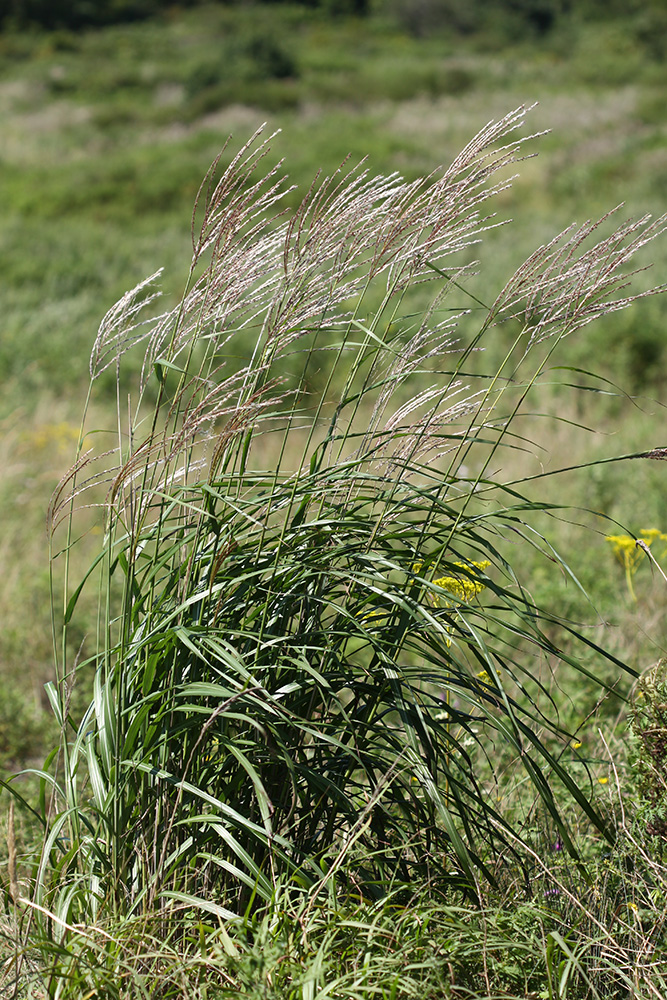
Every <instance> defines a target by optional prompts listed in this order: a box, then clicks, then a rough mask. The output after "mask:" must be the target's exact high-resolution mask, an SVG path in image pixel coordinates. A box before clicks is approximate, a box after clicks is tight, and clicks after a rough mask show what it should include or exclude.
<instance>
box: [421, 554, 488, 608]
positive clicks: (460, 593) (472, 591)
mask: <svg viewBox="0 0 667 1000" xmlns="http://www.w3.org/2000/svg"><path fill="white" fill-rule="evenodd" d="M454 565H455V566H458V567H459V568H460V569H461V570H463V571H465V570H468V571H469V572H470V573H471V575H470V576H463V577H457V576H440V577H438V579H437V580H434V581H433V583H434V584H435V585H436V587H441V588H442V589H443V590H446V591H448V593H450V594H452V595H453V596H454V597H455V598H456V599H457V601H461V602H463V603H464V604H468V603H469V602H470V601H472V599H473V597H477V595H478V594H481V592H482V591H483V590H484V589H485V588H486V584H485V583H483V582H482V580H478V579H475V575H474V573H473V570H485V569H486V568H487V566H490V565H491V563H490V562H489V561H488V559H484V560H483V561H482V562H469V563H464V562H457V563H454ZM432 600H433V603H434V604H435V605H436V607H446V608H448V607H451V601H448V600H446V599H444V600H443V598H442V597H441V596H440V595H439V594H433V595H432Z"/></svg>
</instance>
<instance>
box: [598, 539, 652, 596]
mask: <svg viewBox="0 0 667 1000" xmlns="http://www.w3.org/2000/svg"><path fill="white" fill-rule="evenodd" d="M639 535H640V538H639V540H640V541H642V542H643V543H644V544H645V545H647V546H651V545H653V543H654V542H657V541H660V542H663V543H665V544H664V547H663V549H662V551H661V553H660V555H659V556H658V558H659V559H661V560H662V559H664V557H665V556H666V555H667V534H664V533H663V532H662V531H660V530H659V528H642V529H641V531H640V532H639ZM605 541H607V542H609V544H610V545H611V547H612V552H613V553H614V555H615V557H616V558H617V559H618V561H619V562H620V564H621V566H622V567H623V569H624V570H625V579H626V582H627V585H628V590H629V592H630V595H631V597H632V598H633V600H636V597H635V592H634V588H633V586H632V577H633V576H634V574H635V573H636V572H637V567H638V566H639V563H640V562H641V561H642V559H643V558H644V551H643V549H642V548H641V546H640V545H638V544H637V540H636V539H634V538H632V537H631V536H630V535H607V536H606V538H605Z"/></svg>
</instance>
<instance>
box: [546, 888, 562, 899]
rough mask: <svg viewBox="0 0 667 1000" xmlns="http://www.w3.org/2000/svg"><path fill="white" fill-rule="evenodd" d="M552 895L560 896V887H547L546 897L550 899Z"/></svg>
mask: <svg viewBox="0 0 667 1000" xmlns="http://www.w3.org/2000/svg"><path fill="white" fill-rule="evenodd" d="M552 896H560V889H547V890H546V892H545V893H544V898H545V899H549V898H550V897H552Z"/></svg>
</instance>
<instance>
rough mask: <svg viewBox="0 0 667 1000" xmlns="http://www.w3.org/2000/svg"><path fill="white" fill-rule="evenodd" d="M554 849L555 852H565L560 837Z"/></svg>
mask: <svg viewBox="0 0 667 1000" xmlns="http://www.w3.org/2000/svg"><path fill="white" fill-rule="evenodd" d="M553 849H554V851H562V850H563V841H562V840H561V839H560V837H559V838H558V839H557V841H556V843H555V844H554V847H553Z"/></svg>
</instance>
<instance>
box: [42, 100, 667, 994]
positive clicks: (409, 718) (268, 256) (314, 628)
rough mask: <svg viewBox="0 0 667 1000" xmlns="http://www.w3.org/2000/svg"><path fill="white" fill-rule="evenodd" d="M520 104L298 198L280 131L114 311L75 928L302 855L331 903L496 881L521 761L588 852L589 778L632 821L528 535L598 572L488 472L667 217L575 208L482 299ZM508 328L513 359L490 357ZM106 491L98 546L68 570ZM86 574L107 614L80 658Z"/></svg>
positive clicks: (64, 721)
mask: <svg viewBox="0 0 667 1000" xmlns="http://www.w3.org/2000/svg"><path fill="white" fill-rule="evenodd" d="M524 118H525V109H523V108H520V109H518V110H517V111H514V112H512V113H511V114H509V115H507V116H506V117H505V118H503V119H502V120H500V121H498V122H491V123H490V124H489V125H487V126H486V127H485V128H484V129H483V130H482V131H481V132H480V133H479V134H478V135H477V136H476V137H475V138H474V139H473V140H472V141H471V142H470V143H469V144H468V146H466V148H465V149H464V150H463V152H462V153H461V154H460V155H459V156H458V157H457V158H456V160H455V161H454V162H453V163H452V165H451V166H450V167H448V168H447V169H446V170H444V171H442V172H439V173H434V174H433V175H431V176H430V177H427V178H425V179H421V180H417V181H414V182H410V183H408V182H405V181H404V180H402V179H401V178H400V177H399V176H398V175H396V174H392V175H390V176H388V177H373V176H372V175H371V174H370V173H369V171H368V170H367V168H366V167H365V166H364V165H363V164H361V165H359V166H358V167H354V166H349V165H348V164H344V165H343V166H341V167H340V168H339V169H338V170H337V171H335V172H334V173H333V174H331V176H328V177H323V176H322V177H318V178H316V179H315V181H314V182H313V184H312V186H311V188H310V189H309V190H308V191H307V192H306V194H305V195H304V196H303V198H302V200H301V201H300V202H299V203H298V205H297V207H296V208H295V209H294V210H291V211H287V210H285V209H283V207H282V200H283V198H284V195H285V194H286V192H287V191H288V190H290V189H289V188H288V187H287V186H286V184H285V181H284V179H283V178H282V176H281V174H280V168H279V167H274V168H267V169H265V170H264V173H262V169H263V166H264V163H265V162H266V160H265V158H266V156H267V153H268V150H269V145H268V144H269V142H270V141H272V140H273V137H271V140H268V139H264V138H263V136H262V134H261V132H258V133H257V134H255V135H254V136H253V137H252V139H251V140H250V142H249V143H247V144H246V145H245V146H244V147H243V148H242V149H241V151H240V152H239V153H238V154H237V155H235V156H234V157H233V158H232V159H231V162H230V164H229V166H227V167H226V168H225V169H224V170H221V167H220V164H221V162H222V161H221V160H220V161H216V163H214V165H213V167H212V168H211V171H210V173H209V175H208V177H207V178H206V181H205V182H204V184H203V186H202V189H201V191H200V195H199V198H198V201H197V206H196V210H195V215H194V220H195V221H194V223H193V254H192V264H191V268H190V272H189V275H188V279H187V283H186V287H185V291H184V294H183V297H182V299H181V301H180V303H179V304H178V305H177V306H176V308H174V309H173V310H170V311H168V312H166V313H164V314H162V315H157V316H156V315H155V312H156V309H155V296H156V286H155V282H156V280H157V275H153V276H152V277H151V278H149V279H147V280H146V281H144V282H142V283H141V284H139V285H138V286H137V287H136V288H135V289H134V290H133V291H131V292H128V293H127V295H125V296H124V297H123V299H121V301H120V302H119V303H118V304H117V305H116V306H115V307H114V308H113V309H112V310H111V311H110V312H109V313H108V315H107V316H106V317H105V319H104V320H103V322H102V324H101V326H100V330H99V334H98V336H97V339H96V341H95V344H94V347H93V352H92V356H91V367H90V372H91V390H90V398H93V397H94V393H95V389H96V384H97V379H98V377H99V375H100V374H101V373H102V372H103V371H104V370H105V369H107V368H109V367H111V366H113V367H114V368H115V371H116V376H117V400H118V412H117V420H116V426H115V428H114V430H113V435H115V439H113V438H112V437H111V436H109V437H105V438H102V437H101V436H100V435H97V436H92V437H91V436H87V437H86V435H88V432H89V430H90V428H89V427H88V425H87V422H86V420H85V418H84V422H83V424H82V431H81V441H83V440H84V437H86V448H88V444H89V442H90V441H91V440H92V441H100V442H101V443H100V445H99V447H98V448H97V450H84V449H83V447H80V449H79V454H78V455H77V458H76V462H75V464H74V465H73V467H72V469H71V472H70V473H69V475H68V476H67V477H66V478H65V479H64V480H63V482H62V483H61V484H60V486H59V488H58V490H57V491H56V493H55V495H54V498H53V502H52V505H51V510H50V530H51V533H52V538H53V545H54V549H53V559H54V566H56V567H58V566H59V565H60V564H62V565H63V568H64V573H65V577H66V582H65V590H64V599H63V603H62V613H61V615H60V617H58V616H56V618H57V620H58V621H59V622H60V625H61V626H62V627H61V633H60V644H59V648H58V656H57V659H58V681H57V682H56V683H54V684H53V685H52V687H51V689H50V697H51V701H52V705H53V708H54V711H55V713H56V716H57V718H58V721H59V722H60V724H61V727H62V739H61V742H60V745H59V747H58V748H57V749H56V750H54V753H53V754H52V756H51V757H50V759H49V761H48V762H47V765H46V767H45V770H44V772H43V775H42V780H43V782H44V788H45V792H44V795H43V799H42V803H41V806H40V807H39V809H38V811H40V813H41V818H42V822H43V824H44V831H45V835H44V845H43V849H42V852H41V855H40V857H39V859H38V860H37V862H36V865H35V869H34V872H33V882H32V890H31V895H30V900H29V905H30V906H31V907H32V917H31V920H32V921H33V925H39V926H41V927H42V931H43V934H44V936H45V938H49V939H50V940H52V941H54V942H58V943H59V945H58V946H59V947H60V944H62V942H63V941H65V939H66V937H67V930H66V928H67V927H70V928H71V927H72V926H73V925H75V924H80V923H83V924H85V923H94V922H96V921H99V920H102V919H103V917H104V916H105V915H106V917H109V918H110V919H111V918H113V919H121V918H122V919H127V920H138V919H143V918H147V916H148V915H150V914H154V915H156V916H157V917H159V919H160V920H167V918H168V917H170V915H171V916H172V917H174V915H175V914H176V913H179V914H181V916H183V914H185V915H186V917H187V915H188V914H195V915H201V914H202V913H204V914H208V915H209V918H210V916H211V915H213V916H214V917H216V918H222V919H223V920H228V919H233V918H235V917H236V916H237V915H239V914H242V913H243V912H244V911H246V910H247V909H248V908H249V907H250V908H252V907H253V906H258V905H261V903H262V901H265V902H268V901H270V900H271V899H272V898H273V897H274V894H275V892H276V887H277V886H279V885H281V884H285V883H290V884H291V885H292V886H293V887H300V890H301V891H302V892H304V893H306V895H307V896H308V897H309V898H310V899H311V901H312V905H316V902H317V900H318V897H319V894H321V893H322V894H324V893H331V892H335V893H342V894H343V895H345V894H347V893H349V894H355V895H356V896H359V895H361V896H362V897H363V898H364V899H366V900H371V901H372V900H373V899H374V898H382V897H384V896H386V895H387V893H389V892H396V891H397V888H398V887H400V886H401V885H406V886H408V885H412V886H414V885H415V884H417V883H419V882H427V881H428V882H429V884H430V886H431V891H432V892H434V893H439V892H441V893H443V894H444V895H446V894H447V893H448V892H450V891H451V890H452V889H456V890H457V891H462V892H463V893H464V894H467V895H468V896H469V897H473V898H474V897H475V896H476V893H477V887H478V885H479V883H480V879H482V880H483V879H489V880H493V878H494V865H495V861H496V859H497V858H498V857H499V855H500V854H501V853H502V854H503V856H504V857H507V856H508V853H507V852H509V853H510V854H513V855H515V856H518V855H519V854H520V848H519V847H518V846H517V844H518V843H519V841H517V835H518V829H517V828H516V822H515V819H513V817H512V816H511V815H509V814H506V813H504V812H503V810H502V808H501V805H500V804H499V798H498V796H497V795H495V794H494V795H492V794H491V790H492V789H497V788H498V787H499V786H500V785H502V786H503V787H510V786H512V783H513V782H524V783H525V781H526V780H527V781H528V783H529V784H530V786H531V787H532V795H533V797H534V799H535V800H537V801H540V802H541V803H542V808H543V811H544V813H545V815H546V816H547V818H548V822H549V824H550V825H551V827H552V828H553V829H554V830H555V831H557V833H558V837H559V839H560V841H561V842H562V844H563V845H564V847H565V849H566V850H568V851H569V852H570V853H571V854H572V855H573V856H574V857H575V858H576V857H577V850H576V845H575V843H574V841H573V839H572V836H571V832H570V828H569V825H568V822H567V815H568V814H570V813H571V811H572V808H573V807H575V808H576V809H578V810H579V811H580V813H583V814H584V815H585V817H587V820H588V822H589V823H591V824H593V826H594V827H597V828H598V829H599V830H600V831H601V832H602V833H603V834H604V835H607V836H611V834H610V833H609V831H608V830H607V827H606V822H605V820H604V817H603V816H601V815H600V814H599V813H598V811H597V808H596V806H595V804H594V801H593V799H594V794H593V791H592V790H591V789H592V782H591V783H589V786H588V787H587V785H586V784H585V783H584V782H582V781H581V779H580V777H578V778H577V780H574V779H573V778H572V777H571V775H570V773H569V772H568V769H567V767H565V766H564V764H563V762H562V760H561V755H560V752H559V751H557V750H555V749H554V747H555V746H556V744H558V740H560V739H561V736H562V734H561V733H560V729H559V725H558V713H557V711H556V709H555V706H553V703H552V702H551V700H550V694H549V690H548V687H547V686H546V685H545V684H544V682H543V677H544V670H545V669H546V666H547V663H551V664H554V663H558V662H567V663H569V664H570V665H571V666H572V667H574V668H579V661H578V660H577V657H576V654H575V653H573V652H572V648H573V647H572V641H573V636H574V639H575V640H576V638H577V636H576V632H575V631H574V630H573V627H572V626H571V625H569V624H567V623H561V622H560V621H558V619H557V618H556V617H555V615H553V614H551V613H550V611H549V609H548V608H539V609H538V608H536V607H535V606H534V604H533V602H532V599H531V597H530V595H529V593H528V591H527V590H526V589H524V587H523V586H522V584H521V583H520V581H519V580H518V579H517V578H516V575H515V573H514V571H513V568H512V563H511V560H510V558H509V557H508V554H507V553H508V545H507V544H506V539H508V538H509V539H511V543H512V546H516V545H517V544H521V545H525V546H535V548H536V550H537V551H538V552H539V553H541V554H542V555H544V553H546V557H547V558H548V559H549V560H551V563H550V565H553V566H559V567H560V569H561V570H562V571H563V572H564V573H565V574H567V575H571V574H570V570H569V569H568V566H567V564H566V563H565V562H564V561H562V560H561V559H560V558H559V557H558V556H557V555H556V554H555V553H554V551H553V550H552V549H551V548H548V546H545V547H544V548H543V547H542V540H541V539H540V537H539V536H538V535H537V534H536V533H534V532H532V530H531V528H530V519H531V515H532V513H533V512H534V510H535V509H536V505H534V504H532V503H531V501H530V500H529V499H526V498H525V497H524V496H523V495H522V493H521V488H520V484H516V483H511V484H503V482H502V481H501V479H499V477H498V475H497V474H494V475H491V472H490V470H491V468H496V467H497V466H498V464H499V462H498V456H499V453H500V450H501V449H502V448H503V447H504V446H505V445H510V443H511V442H512V435H511V431H510V428H511V425H512V420H513V418H514V417H515V416H516V414H517V413H518V412H520V410H521V407H522V404H523V402H524V400H525V398H526V396H527V394H528V393H529V392H530V390H531V387H532V386H533V385H534V384H535V382H536V381H537V380H538V379H539V376H540V374H541V372H542V371H543V370H544V368H545V365H546V364H547V362H548V359H549V357H550V355H551V354H552V352H553V351H554V349H555V347H556V345H557V344H558V343H559V342H560V341H561V340H562V339H563V338H564V337H566V336H569V335H571V334H573V333H575V332H576V331H577V330H579V329H580V328H581V327H583V326H584V325H585V324H587V323H588V322H590V321H591V320H592V319H595V318H597V317H598V316H602V315H604V314H606V313H608V312H610V311H613V310H615V309H619V308H623V307H625V306H627V305H628V304H629V303H630V302H631V297H629V296H627V294H626V293H625V291H624V289H625V286H626V284H627V281H628V276H627V272H626V271H625V270H624V268H625V265H626V264H627V263H628V261H629V260H630V259H631V258H632V257H633V255H634V253H635V252H636V251H638V250H639V249H641V248H642V247H643V246H644V245H645V244H646V243H648V242H650V241H651V240H652V239H654V238H655V237H656V236H657V235H659V234H660V233H661V232H662V231H663V229H664V226H665V219H664V218H663V219H660V220H658V221H657V222H651V221H650V220H649V219H648V218H644V219H641V220H639V221H637V222H632V223H624V224H622V225H621V226H620V227H619V228H617V229H616V230H615V231H614V232H613V233H612V235H606V236H604V237H600V238H599V239H598V242H597V243H594V245H592V246H589V245H588V243H587V245H586V247H584V246H583V243H584V241H588V242H590V240H591V239H593V240H594V239H595V238H596V237H597V224H590V223H587V224H586V225H584V226H582V227H581V228H579V229H571V230H567V231H566V232H565V233H563V234H561V235H560V236H559V237H557V238H556V239H555V240H553V241H552V242H551V243H549V244H548V245H546V246H543V247H541V248H539V249H538V250H537V251H536V252H535V253H534V254H533V255H532V257H531V258H530V259H529V261H527V262H526V263H525V264H523V265H522V266H521V267H520V268H519V269H518V271H517V272H516V273H515V274H514V275H513V276H512V277H510V279H509V281H508V283H507V284H506V286H505V287H504V288H503V289H502V290H501V291H500V292H499V294H498V295H497V297H496V298H495V301H493V302H492V303H491V305H490V306H489V307H488V308H487V307H482V305H481V301H480V299H478V298H477V297H475V296H472V295H470V294H468V293H467V292H466V290H465V280H466V278H467V277H468V274H469V272H470V266H469V265H468V264H467V263H466V261H467V260H468V259H469V257H470V248H471V247H472V246H473V245H474V244H475V243H476V242H477V241H478V240H479V239H480V237H481V235H482V234H483V233H485V232H487V231H488V230H490V229H492V228H493V226H494V225H495V223H494V221H493V217H492V216H491V215H489V214H485V213H487V205H486V203H487V201H488V200H489V199H490V198H492V197H493V196H494V195H496V194H498V192H500V191H502V190H503V189H504V188H506V187H507V185H508V183H509V181H508V179H507V178H506V176H505V173H506V171H507V169H508V168H511V167H512V165H513V164H514V163H515V162H516V161H518V160H520V159H521V157H522V156H523V155H524V145H525V144H526V142H528V140H526V139H522V138H520V137H518V134H519V130H520V129H521V128H522V127H523V125H524ZM293 197H294V196H293V195H292V198H293ZM604 221H605V226H608V220H604ZM415 287H417V288H418V291H419V293H420V294H419V301H422V302H423V301H424V292H425V291H426V290H427V291H429V293H430V298H429V303H428V305H427V307H426V308H423V309H422V310H421V312H419V313H417V314H415V312H414V309H413V303H414V301H415V299H414V298H413V290H414V289H415ZM473 322H474V329H473V332H472V333H469V332H467V331H470V330H471V329H472V324H473ZM459 324H463V326H462V327H461V330H462V331H463V332H461V333H459V332H458V326H459ZM489 337H493V338H502V339H503V342H505V343H506V345H507V350H506V357H505V361H504V362H503V363H502V364H501V366H500V367H499V368H498V369H497V370H494V371H490V372H486V373H484V375H482V376H472V375H470V376H469V375H467V374H466V371H467V367H468V361H469V360H470V358H471V355H472V353H473V352H479V351H481V350H483V346H484V343H485V340H486V339H487V338H489ZM137 359H138V360H137ZM517 359H518V360H517ZM477 367H479V365H477ZM137 373H138V374H137ZM96 504H98V505H99V506H100V508H101V510H102V512H103V517H104V533H103V536H102V543H101V547H100V551H99V555H98V557H97V559H96V560H95V564H94V566H93V567H92V568H91V570H90V573H89V576H88V577H87V578H86V580H84V581H83V582H80V581H74V582H72V581H70V580H69V579H67V564H68V559H69V553H70V550H71V548H72V546H73V545H74V544H75V543H76V537H77V523H78V517H79V512H80V511H81V510H83V509H84V508H88V507H89V506H90V505H96ZM95 581H96V582H95ZM87 587H97V589H98V593H99V616H98V624H97V632H96V635H94V636H89V637H88V638H87V639H86V640H85V641H84V643H83V646H81V648H80V650H79V654H78V656H77V658H76V660H75V661H73V660H72V654H71V651H70V650H71V646H72V643H71V641H70V631H71V630H72V629H73V627H74V625H75V623H76V620H77V610H78V605H79V602H80V599H81V594H82V593H83V592H84V591H85V589H86V588H87ZM559 635H562V641H561V640H559V639H558V636H559ZM554 636H555V637H556V638H554ZM581 641H582V642H585V643H586V646H587V648H589V649H590V648H591V645H592V643H591V640H590V639H586V640H583V639H582V640H581ZM594 648H595V647H594ZM597 653H598V655H599V656H600V657H604V656H605V655H606V654H605V653H604V651H602V650H597ZM612 659H613V658H612ZM620 666H622V665H619V667H620ZM581 669H584V668H583V667H582V668H581ZM77 677H79V678H82V679H86V678H87V679H88V680H89V683H90V684H91V685H92V689H93V693H92V697H91V700H90V703H89V704H88V706H87V708H86V709H85V710H84V711H83V713H82V716H81V717H79V718H74V717H72V716H71V714H70V712H69V705H70V696H71V688H72V684H73V683H74V682H75V681H76V678H77ZM480 678H483V681H480ZM535 690H539V692H540V693H541V697H540V701H539V704H538V702H537V701H536V700H535V696H534V694H531V691H532V692H534V691H535ZM548 706H551V708H553V712H550V711H549V710H548ZM558 745H561V744H558ZM496 763H497V764H498V767H497V768H496V767H495V766H494V765H495V764H496ZM317 905H319V903H318V904H317ZM193 919H195V918H193ZM197 919H198V917H197ZM65 953H66V950H65V951H63V950H61V951H59V952H58V958H57V961H58V962H63V961H65V960H64V959H63V957H62V956H63V955H64V954H65ZM55 961H56V959H54V962H55ZM63 974H64V973H63Z"/></svg>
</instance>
